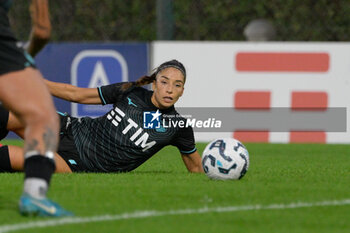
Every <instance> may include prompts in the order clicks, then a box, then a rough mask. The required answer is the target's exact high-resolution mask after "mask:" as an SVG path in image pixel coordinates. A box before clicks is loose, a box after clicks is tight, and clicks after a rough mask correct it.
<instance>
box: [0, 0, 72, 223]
mask: <svg viewBox="0 0 350 233" xmlns="http://www.w3.org/2000/svg"><path fill="white" fill-rule="evenodd" d="M10 4H11V1H10V0H6V1H0V22H1V24H0V32H1V34H0V100H1V102H2V104H3V105H4V106H5V107H6V108H8V109H10V110H11V111H12V112H13V113H14V114H15V115H16V116H17V117H18V118H19V120H20V121H21V122H22V123H23V124H24V125H25V132H24V137H25V146H24V148H25V149H24V157H25V163H24V171H25V179H24V190H23V195H22V197H21V198H20V201H19V208H20V212H21V213H22V214H23V215H41V216H66V215H71V213H70V212H67V211H65V210H64V209H62V208H61V207H60V206H58V205H57V204H56V203H54V202H52V201H50V200H49V199H47V197H46V193H47V190H48V187H49V184H50V180H51V176H52V173H53V172H54V170H55V163H54V160H53V157H54V153H55V151H56V149H57V142H58V127H59V125H58V118H57V114H56V112H55V108H54V105H53V101H52V97H51V95H50V93H49V91H48V89H47V87H46V85H45V83H44V82H43V78H42V75H41V74H40V72H39V71H38V70H37V69H36V68H35V62H34V60H33V59H32V58H31V56H30V55H29V54H27V53H26V52H24V51H23V50H22V49H21V48H18V47H17V40H16V38H15V37H14V35H13V33H12V31H11V29H10V26H9V21H8V17H7V10H8V9H9V6H10ZM31 10H32V12H31V13H32V14H31V15H32V18H33V31H32V35H31V41H33V42H32V43H34V45H30V46H29V48H30V49H31V52H33V54H34V53H35V52H38V51H39V50H40V46H41V48H42V47H43V45H42V44H41V45H40V43H39V44H38V43H37V42H36V41H38V40H36V36H37V35H39V34H37V33H35V31H36V30H35V28H36V25H40V22H41V20H40V17H37V16H38V15H40V14H41V13H40V12H42V11H43V10H44V11H46V12H47V13H46V15H47V16H46V18H47V19H48V5H47V0H33V1H32V3H31ZM44 18H45V16H44ZM49 31H50V30H49ZM39 41H40V40H39ZM35 43H37V44H38V46H39V50H38V47H36V46H35Z"/></svg>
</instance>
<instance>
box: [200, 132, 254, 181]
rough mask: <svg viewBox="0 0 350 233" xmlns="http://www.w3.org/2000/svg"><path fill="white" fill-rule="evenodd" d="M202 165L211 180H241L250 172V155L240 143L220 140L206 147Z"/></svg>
mask: <svg viewBox="0 0 350 233" xmlns="http://www.w3.org/2000/svg"><path fill="white" fill-rule="evenodd" d="M202 165H203V169H204V172H205V174H206V175H207V176H208V177H209V178H211V179H220V180H228V179H233V180H239V179H241V178H242V177H243V176H244V175H245V174H246V172H247V170H248V167H249V154H248V151H247V149H246V148H245V146H244V145H243V144H242V143H241V142H240V141H238V140H236V139H233V138H220V139H216V140H214V141H212V142H210V143H209V144H208V145H207V146H206V148H205V149H204V151H203V155H202Z"/></svg>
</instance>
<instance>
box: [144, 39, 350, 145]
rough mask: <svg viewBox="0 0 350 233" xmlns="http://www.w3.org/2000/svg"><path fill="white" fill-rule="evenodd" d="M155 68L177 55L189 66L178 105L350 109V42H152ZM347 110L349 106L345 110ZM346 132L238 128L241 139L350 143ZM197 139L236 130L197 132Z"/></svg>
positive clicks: (349, 134)
mask: <svg viewBox="0 0 350 233" xmlns="http://www.w3.org/2000/svg"><path fill="white" fill-rule="evenodd" d="M151 54H152V56H151V65H152V68H154V67H156V66H158V65H160V64H161V63H162V62H164V61H167V60H171V59H177V60H179V61H181V62H182V63H183V64H184V65H185V67H186V69H187V81H186V85H185V92H184V95H183V96H182V97H181V99H180V100H179V102H178V103H177V104H176V107H259V106H260V107H263V108H277V107H282V108H293V107H316V108H332V107H343V108H347V109H350V43H311V42H310V43H309V42H300V43H299V42H298V43H289V42H288V43H276V42H264V43H252V42H166V41H159V42H153V43H152V45H151ZM347 115H349V110H347ZM348 125H349V124H347V129H346V132H311V133H310V132H309V133H303V132H302V133H298V132H292V133H291V132H260V133H254V132H251V133H248V134H245V133H244V132H243V133H242V132H236V133H235V137H236V136H237V137H238V139H241V140H242V141H255V142H274V143H289V142H316V143H350V133H349V126H348ZM195 136H196V139H197V141H209V140H212V139H214V138H217V137H232V136H233V133H230V132H226V133H225V132H223V133H195Z"/></svg>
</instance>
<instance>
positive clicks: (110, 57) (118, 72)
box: [35, 43, 149, 117]
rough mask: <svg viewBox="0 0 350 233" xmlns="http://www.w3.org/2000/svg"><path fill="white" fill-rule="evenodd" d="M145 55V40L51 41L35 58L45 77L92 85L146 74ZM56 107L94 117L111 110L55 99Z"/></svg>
mask: <svg viewBox="0 0 350 233" xmlns="http://www.w3.org/2000/svg"><path fill="white" fill-rule="evenodd" d="M148 58H149V55H148V44H147V43H50V44H48V45H47V46H46V47H45V48H44V49H43V50H42V51H41V52H40V53H39V54H38V56H37V57H36V58H35V60H36V63H37V66H38V68H39V69H40V71H41V72H42V74H43V76H44V77H45V78H46V79H48V80H51V81H55V82H61V83H69V84H73V85H76V86H79V87H89V88H94V87H98V86H103V85H108V84H112V83H117V82H123V81H134V80H136V79H138V78H139V77H141V76H143V75H145V74H147V73H148V69H149V59H148ZM55 106H56V108H57V110H58V111H60V112H67V113H69V114H71V115H73V116H77V117H81V116H91V117H97V116H101V115H103V114H105V113H106V112H107V111H108V110H109V109H110V106H102V105H81V104H76V103H69V102H67V101H64V100H60V99H57V98H55Z"/></svg>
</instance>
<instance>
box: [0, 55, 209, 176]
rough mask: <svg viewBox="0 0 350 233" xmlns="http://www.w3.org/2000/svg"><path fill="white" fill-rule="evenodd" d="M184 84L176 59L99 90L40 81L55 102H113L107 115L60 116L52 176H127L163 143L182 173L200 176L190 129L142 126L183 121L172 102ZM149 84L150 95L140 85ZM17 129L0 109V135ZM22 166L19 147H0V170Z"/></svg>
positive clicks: (20, 130)
mask: <svg viewBox="0 0 350 233" xmlns="http://www.w3.org/2000/svg"><path fill="white" fill-rule="evenodd" d="M185 81H186V70H185V67H184V66H183V65H182V64H181V63H180V62H178V61H176V60H171V61H168V62H165V63H163V64H161V65H160V66H159V67H158V68H157V69H155V72H154V73H153V74H152V75H151V76H143V77H141V78H140V79H138V80H137V81H136V82H129V83H115V84H111V85H107V86H102V87H99V88H79V87H76V86H72V85H69V84H63V83H55V82H51V81H46V83H47V85H48V87H49V90H50V92H51V94H52V95H54V96H56V97H58V98H61V99H64V100H68V101H71V102H77V103H82V104H102V105H105V104H113V108H112V109H111V110H110V111H109V112H108V113H107V114H105V115H104V116H101V117H98V118H95V119H93V118H89V117H83V118H74V117H71V116H68V115H67V114H60V123H61V129H60V143H59V148H58V151H57V154H56V157H55V160H56V172H128V171H132V170H134V169H135V168H137V167H138V166H140V165H141V164H142V163H144V162H145V161H146V160H147V159H149V158H150V157H151V156H152V155H154V154H155V153H157V152H158V151H159V150H160V149H162V148H163V147H164V146H167V145H173V146H176V147H177V148H178V149H179V151H180V153H181V155H182V159H183V161H184V163H185V165H186V167H187V169H188V171H190V172H203V169H202V165H201V158H200V155H199V154H198V152H197V150H196V148H195V141H194V136H193V130H192V128H191V127H187V128H180V127H178V126H177V127H169V128H164V127H162V126H160V127H156V128H147V127H146V126H147V123H153V124H154V126H156V125H157V124H159V122H161V120H160V119H162V118H164V117H167V116H169V117H173V118H171V119H172V121H175V120H184V119H183V118H182V117H180V116H178V114H177V112H176V110H175V108H174V104H175V103H176V102H177V100H178V99H179V98H180V97H181V95H182V94H183V91H184V84H185ZM150 83H152V89H153V91H149V90H146V89H144V88H142V87H141V86H143V85H146V84H150ZM174 116H175V118H174ZM144 118H145V119H146V125H145V126H144ZM149 125H150V124H149ZM157 126H159V125H157ZM23 129H24V128H23V124H22V123H21V122H20V121H19V120H18V119H17V118H16V117H15V116H14V115H13V114H11V113H9V112H8V111H7V110H5V109H4V108H2V107H1V108H0V135H3V134H4V133H6V131H7V130H10V131H14V132H16V133H17V134H18V135H19V136H21V137H23V135H24V132H23ZM23 164H24V160H23V149H22V148H20V147H17V146H2V147H0V171H2V172H11V171H21V170H23Z"/></svg>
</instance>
